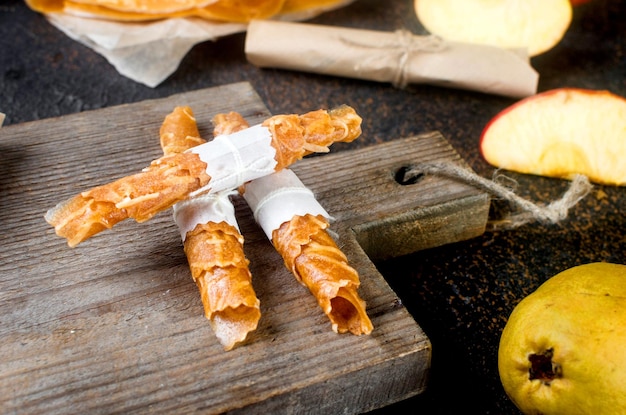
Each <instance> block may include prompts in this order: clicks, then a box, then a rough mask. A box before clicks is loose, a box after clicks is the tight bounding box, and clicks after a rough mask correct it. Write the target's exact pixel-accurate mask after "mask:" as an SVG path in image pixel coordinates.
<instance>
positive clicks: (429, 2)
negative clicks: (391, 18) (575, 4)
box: [414, 0, 572, 56]
mask: <svg viewBox="0 0 626 415" xmlns="http://www.w3.org/2000/svg"><path fill="white" fill-rule="evenodd" d="M414 5H415V13H416V14H417V18H418V19H419V20H420V22H421V23H422V25H423V26H424V27H425V28H426V30H428V31H429V32H430V33H431V34H434V35H437V36H440V37H441V38H443V39H446V40H450V41H456V42H466V43H478V44H486V45H490V46H497V47H501V48H510V49H514V48H523V49H526V50H527V52H528V55H529V56H535V55H539V54H540V53H543V52H545V51H547V50H549V49H551V48H552V47H554V46H555V45H556V44H557V43H559V41H560V40H561V39H562V38H563V36H564V35H565V32H566V31H567V29H568V27H569V25H570V23H571V21H572V5H571V3H570V0H415V3H414Z"/></svg>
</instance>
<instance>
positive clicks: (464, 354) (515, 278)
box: [0, 0, 626, 414]
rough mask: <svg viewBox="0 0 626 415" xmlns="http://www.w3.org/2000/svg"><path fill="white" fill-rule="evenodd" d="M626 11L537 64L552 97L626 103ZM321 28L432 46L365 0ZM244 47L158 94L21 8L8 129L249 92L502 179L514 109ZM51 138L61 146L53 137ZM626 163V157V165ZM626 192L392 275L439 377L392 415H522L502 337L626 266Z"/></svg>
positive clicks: (202, 59) (556, 190)
mask: <svg viewBox="0 0 626 415" xmlns="http://www.w3.org/2000/svg"><path fill="white" fill-rule="evenodd" d="M625 17H626V2H625V1H623V0H592V1H591V2H590V3H589V4H586V5H583V6H579V7H578V8H576V9H575V14H574V20H573V22H572V25H571V27H570V28H569V30H568V32H567V34H566V35H565V38H564V39H563V40H562V42H561V43H559V45H557V46H556V47H555V48H554V49H552V50H550V51H549V52H547V53H545V54H543V55H541V56H538V57H535V58H533V59H532V65H533V67H534V68H535V69H536V70H537V71H538V72H539V73H540V82H539V90H540V91H544V90H548V89H552V88H557V87H564V86H571V87H581V88H591V89H607V90H610V91H612V92H614V93H616V94H618V95H621V96H626V56H625V54H626V19H625ZM314 22H316V23H320V24H329V25H340V26H346V27H355V28H367V29H376V30H388V31H392V30H395V29H399V28H404V29H408V30H410V31H412V32H414V33H417V34H424V33H425V31H424V29H423V28H422V27H421V26H420V24H419V22H418V21H417V19H416V17H415V15H414V12H413V2H412V1H406V0H402V1H399V0H396V1H377V0H357V1H356V2H355V3H354V4H352V5H351V6H349V7H346V8H344V9H341V10H338V11H335V12H332V13H328V14H326V15H323V16H320V17H318V18H316V19H315V20H314ZM244 40H245V35H244V34H238V35H232V36H227V37H224V38H222V39H220V40H218V41H215V42H205V43H202V44H199V45H197V46H196V47H194V48H193V49H192V50H191V51H190V53H189V54H188V55H187V56H186V58H185V59H184V60H183V61H182V63H181V65H180V68H179V69H178V70H177V71H176V72H175V73H174V74H173V75H172V76H171V77H170V78H169V79H167V80H166V81H165V82H164V83H163V84H161V85H160V86H158V87H157V88H154V89H152V88H148V87H145V86H143V85H141V84H138V83H135V82H133V81H131V80H129V79H127V78H124V77H122V76H120V75H119V74H118V73H117V72H116V71H115V69H114V68H113V67H112V66H110V65H109V64H108V63H107V61H106V60H105V59H104V58H103V57H101V56H100V55H97V54H96V53H94V52H93V51H91V50H90V49H88V48H85V47H84V46H82V45H80V44H78V43H76V42H74V41H73V40H71V39H69V38H68V37H66V36H65V35H63V34H62V33H61V32H59V31H58V30H57V29H55V28H54V27H52V26H51V25H49V24H48V23H47V22H46V20H45V18H44V17H43V16H41V15H38V14H37V13H34V12H32V11H31V10H29V9H28V8H27V7H26V6H25V5H24V4H23V3H22V2H21V1H18V0H2V2H0V112H4V113H5V114H6V115H7V118H6V120H5V125H7V124H16V123H22V122H27V121H32V120H38V119H43V118H49V117H56V116H61V115H65V114H71V113H76V112H80V111H85V110H92V109H97V108H102V107H107V106H112V105H117V104H122V103H128V102H135V101H140V100H145V99H150V98H158V97H165V96H168V95H171V94H174V93H178V92H184V91H190V90H195V89H200V88H206V87H211V86H216V85H222V84H227V83H232V82H238V81H248V82H250V83H251V84H252V85H253V87H254V88H255V89H256V90H257V92H258V93H259V94H260V96H261V97H262V99H263V100H264V102H265V103H266V105H267V106H268V108H269V109H270V111H271V112H273V113H292V112H296V113H297V112H306V111H309V110H311V109H317V108H320V107H332V106H335V105H338V104H343V103H346V104H349V105H351V106H353V107H355V108H356V110H357V111H358V112H359V114H360V115H361V116H362V117H363V119H364V123H363V136H362V137H361V138H360V139H359V140H357V142H355V143H352V144H350V145H346V146H344V147H341V146H338V147H336V148H335V147H333V151H341V150H342V149H345V148H355V147H358V146H367V145H372V144H375V143H380V142H384V141H388V140H393V139H395V138H399V137H405V136H409V135H413V134H418V133H422V132H426V131H431V130H439V131H441V132H442V133H443V135H444V136H445V137H446V138H447V139H448V140H449V141H450V143H451V144H452V145H453V147H454V148H455V149H456V150H457V151H458V152H459V153H460V154H461V156H462V157H463V158H464V159H465V160H466V161H467V162H468V163H469V164H470V166H472V167H473V168H474V170H475V171H476V172H477V173H479V174H480V175H482V176H484V177H488V178H489V177H491V175H492V173H493V171H494V169H493V168H492V167H490V166H489V165H487V164H486V163H485V161H484V160H483V159H482V158H481V156H480V154H479V151H478V137H479V135H480V132H481V130H482V129H483V127H484V126H485V124H486V123H487V122H488V121H489V120H490V119H491V118H492V117H493V116H494V115H496V114H497V113H498V112H499V111H501V110H502V109H504V108H506V107H507V106H509V105H510V104H512V103H513V102H514V100H512V99H508V98H503V97H497V96H492V95H485V94H480V93H477V92H468V91H461V90H453V89H444V88H438V87H431V86H425V85H419V86H417V85H415V86H410V87H409V88H407V89H404V90H400V89H396V88H393V87H392V86H390V85H388V84H379V83H373V82H367V81H359V80H351V79H339V78H334V77H328V76H319V75H314V74H305V73H296V72H290V71H283V70H274V69H258V68H256V67H254V66H253V65H251V64H249V63H247V62H246V59H245V55H244V53H243V44H244ZM50 139H54V137H51V138H50ZM624 158H625V162H626V155H624ZM508 175H509V176H510V177H512V178H513V179H515V180H516V181H517V182H518V187H517V193H518V194H519V195H520V196H522V197H524V198H527V199H530V200H532V201H537V202H546V203H547V202H550V201H552V200H554V199H556V198H558V197H559V196H560V195H561V194H562V193H563V192H564V191H565V190H566V189H567V186H568V183H567V182H565V181H561V180H555V179H548V178H541V177H534V176H525V175H520V174H514V173H510V174H508ZM624 212H626V189H625V188H623V187H622V188H618V187H610V186H596V187H595V189H594V191H593V192H592V194H591V195H590V196H588V197H587V198H586V199H584V200H583V201H581V202H580V203H579V204H578V205H577V206H576V207H575V208H574V209H572V210H571V212H570V216H569V217H568V218H567V219H566V220H565V221H563V222H562V223H560V224H559V225H551V226H544V225H540V224H537V223H533V224H528V225H525V226H523V227H521V228H519V229H517V230H515V231H498V232H487V233H485V234H484V235H483V236H481V237H478V238H475V239H473V240H470V241H466V242H462V243H456V244H452V245H449V246H443V247H440V248H436V249H431V250H428V251H425V252H418V253H415V254H413V255H408V256H406V257H402V258H398V259H394V260H389V261H385V262H380V263H378V264H377V265H378V267H379V269H380V270H381V272H382V274H383V275H384V276H385V277H386V278H387V280H388V281H389V283H390V284H391V285H392V287H393V288H394V289H395V290H396V291H397V293H398V294H399V296H400V297H401V298H402V300H403V302H404V303H405V305H406V307H407V308H408V309H409V311H410V312H411V313H412V315H413V316H414V317H415V319H416V321H417V322H418V323H419V324H420V325H421V326H422V327H423V328H424V330H425V331H426V333H427V334H428V336H429V337H430V339H431V341H432V344H433V362H432V374H431V379H430V383H429V388H428V390H427V391H426V392H425V393H424V394H422V395H421V396H418V397H415V398H412V399H409V400H407V401H405V402H401V403H398V404H396V405H394V406H393V407H391V408H388V409H387V410H380V411H377V412H376V413H377V414H383V413H418V412H419V413H425V414H459V413H472V414H473V413H476V414H519V412H518V411H517V410H516V409H515V407H514V406H513V405H512V404H511V402H510V401H509V400H508V398H507V397H506V396H505V394H504V391H503V389H502V387H501V385H500V381H499V377H498V372H497V359H496V354H497V348H498V340H499V336H500V332H501V330H502V328H503V327H504V325H505V323H506V319H507V317H508V315H509V313H510V312H511V310H512V309H513V307H514V306H515V305H516V304H517V303H518V302H519V301H520V300H521V299H522V298H523V297H524V296H526V295H528V294H530V293H531V292H532V291H533V290H534V289H535V288H536V287H537V286H538V285H539V284H541V283H542V282H543V281H545V280H546V279H547V278H548V277H550V276H552V275H553V274H555V273H557V272H559V271H562V270H564V269H566V268H569V267H572V266H575V265H579V264H583V263H588V262H593V261H609V262H616V263H626V232H625V231H624V230H625V229H626V220H625V214H624Z"/></svg>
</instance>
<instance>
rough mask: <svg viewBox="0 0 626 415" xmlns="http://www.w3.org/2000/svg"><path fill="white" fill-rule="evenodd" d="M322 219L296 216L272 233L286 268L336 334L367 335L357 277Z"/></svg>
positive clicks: (311, 216)
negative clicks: (317, 305) (306, 291)
mask: <svg viewBox="0 0 626 415" xmlns="http://www.w3.org/2000/svg"><path fill="white" fill-rule="evenodd" d="M328 226H329V223H328V220H327V219H326V218H325V217H324V216H322V215H311V214H306V215H304V216H300V215H295V216H293V217H292V219H291V220H289V221H288V222H284V223H283V224H282V225H281V226H280V227H279V228H278V229H275V230H274V231H273V232H272V244H273V245H274V247H275V248H276V250H277V251H278V252H279V253H280V254H281V256H282V257H283V260H284V262H285V266H286V267H287V268H288V269H289V270H290V271H291V272H292V273H293V275H294V276H295V277H296V279H297V280H298V281H299V282H300V283H301V284H302V285H304V286H305V287H307V288H308V289H309V291H311V293H312V294H313V296H314V297H315V298H316V299H317V302H318V304H319V305H320V307H321V308H322V310H323V311H324V313H325V314H326V315H327V316H328V318H329V319H330V322H331V324H332V329H333V331H335V332H336V333H345V332H348V331H349V332H350V333H352V334H356V335H360V334H369V333H371V331H372V329H373V325H372V322H371V321H370V319H369V317H368V316H367V313H366V311H365V301H363V300H362V299H361V297H360V296H359V294H358V292H357V290H358V287H359V285H360V280H359V274H358V273H357V271H356V270H355V269H354V268H352V267H351V266H350V265H349V264H348V259H347V258H346V256H345V255H344V253H343V252H341V250H340V249H339V247H338V246H337V244H336V243H335V241H334V240H333V238H332V237H331V236H330V234H329V233H328V232H327V228H328Z"/></svg>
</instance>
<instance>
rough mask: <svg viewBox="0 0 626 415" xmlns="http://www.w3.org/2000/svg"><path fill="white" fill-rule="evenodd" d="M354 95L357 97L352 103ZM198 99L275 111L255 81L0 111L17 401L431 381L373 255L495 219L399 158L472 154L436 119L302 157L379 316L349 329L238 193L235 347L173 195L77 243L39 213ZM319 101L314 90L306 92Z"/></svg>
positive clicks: (234, 408)
mask: <svg viewBox="0 0 626 415" xmlns="http://www.w3.org/2000/svg"><path fill="white" fill-rule="evenodd" d="M347 104H349V103H347ZM176 105H190V106H191V107H192V108H193V109H194V112H195V113H196V116H197V118H198V121H199V125H200V129H201V132H202V133H203V134H204V135H205V136H206V137H208V136H210V130H211V123H210V120H211V118H212V116H213V115H214V114H216V113H218V112H226V111H231V110H235V111H238V112H240V113H241V114H243V115H244V116H245V117H246V118H247V119H248V120H249V121H250V122H251V123H252V124H254V123H257V122H260V121H261V120H262V119H264V118H266V117H267V116H269V112H268V110H267V108H266V107H265V106H264V105H263V103H262V101H261V100H260V98H259V97H258V95H257V94H256V93H255V91H254V90H253V89H252V88H251V87H250V85H249V84H248V83H237V84H231V85H226V86H223V87H217V88H212V89H207V90H200V91H194V92H189V93H183V94H178V95H174V96H171V97H168V98H164V99H158V100H150V101H144V102H139V103H134V104H129V105H122V106H116V107H110V108H106V109H100V110H95V111H87V112H83V113H79V114H74V115H70V116H65V117H60V118H53V119H46V120H41V121H35V122H29V123H24V124H19V125H12V126H8V127H4V128H2V129H0V154H1V159H0V192H1V197H0V236H1V240H2V251H1V252H0V355H1V356H2V358H1V359H0V408H2V412H3V413H11V414H29V415H32V414H47V415H49V414H67V413H84V414H112V413H124V414H129V413H151V414H152V413H157V414H171V413H192V412H199V413H225V412H229V413H263V414H266V413H293V414H296V413H297V414H306V413H315V414H320V413H332V414H335V413H343V414H349V413H359V412H364V411H367V410H371V409H374V408H377V407H380V406H383V405H386V404H389V403H392V402H395V401H398V400H400V399H403V398H406V397H409V396H412V395H415V394H417V393H420V392H421V391H422V390H423V389H424V387H425V385H426V383H427V374H428V370H429V365H430V356H431V349H430V342H429V340H428V338H427V337H426V336H425V334H424V333H423V331H422V330H421V329H420V327H419V326H418V324H417V323H416V322H415V320H414V319H413V318H412V317H411V316H410V314H409V313H408V312H407V310H406V309H405V308H404V307H403V306H402V303H401V301H399V299H398V297H397V295H396V294H395V293H394V292H393V291H392V290H391V289H390V287H389V286H388V285H387V283H386V282H385V280H384V278H383V277H382V276H381V275H380V274H379V273H378V271H377V270H376V268H375V266H374V265H373V263H372V262H371V260H370V258H368V255H367V254H369V255H371V256H372V257H373V258H382V257H386V256H390V255H401V254H405V253H408V252H412V251H415V250H417V249H423V248H427V247H431V246H437V245H441V244H445V243H450V242H455V241H458V240H462V239H467V238H471V237H474V236H477V235H479V234H480V233H482V232H483V231H484V226H485V223H486V220H487V212H488V206H489V198H488V196H487V195H486V194H483V193H481V192H479V191H477V190H475V189H472V188H469V187H467V186H464V185H461V184H458V183H454V182H451V181H448V180H445V179H442V178H438V177H424V178H423V179H422V180H420V181H419V182H418V183H416V184H413V185H400V184H399V183H398V182H397V181H396V180H395V179H394V175H395V172H397V171H398V169H400V168H402V167H406V166H408V165H415V164H416V163H418V164H419V162H421V161H434V160H449V161H454V162H458V163H462V160H460V159H459V156H458V155H457V154H456V152H455V151H454V150H453V149H452V148H451V147H450V146H449V145H448V144H447V142H446V141H445V139H444V138H443V137H442V136H441V135H439V134H437V133H429V134H424V135H420V136H416V137H409V138H404V139H398V140H394V141H391V142H389V143H386V144H381V145H376V146H373V147H369V148H362V149H356V150H344V151H340V152H336V153H332V152H331V154H327V155H323V156H320V157H311V158H307V159H305V160H302V161H300V162H298V163H297V164H296V165H295V166H294V170H295V171H296V172H297V173H298V175H299V176H300V178H301V179H302V181H303V182H305V184H307V185H308V186H309V187H310V188H311V189H312V190H313V191H314V192H315V193H316V195H317V196H318V199H319V200H320V202H321V203H322V204H323V205H324V207H325V208H326V209H327V210H328V211H329V212H330V213H331V214H332V215H333V216H334V217H335V219H336V222H335V223H334V224H333V230H334V231H335V232H337V234H338V241H339V244H340V245H341V247H342V249H343V250H344V252H345V253H346V254H347V256H348V257H349V259H350V262H351V264H352V265H353V266H354V267H355V268H356V269H357V270H358V271H359V273H360V276H361V281H362V287H361V290H360V293H361V295H362V297H363V298H364V299H365V300H366V302H367V306H368V314H369V315H370V316H371V318H372V321H373V323H374V326H375V329H374V332H373V333H372V334H371V335H369V336H353V335H350V334H348V335H338V334H335V333H333V332H332V331H331V330H330V323H329V322H328V321H327V319H326V317H325V316H324V315H323V314H322V312H321V311H320V310H319V308H318V306H317V304H316V302H315V301H314V299H313V298H311V297H310V296H309V294H308V292H307V291H306V289H305V288H303V287H301V286H300V285H299V284H297V283H296V282H295V280H294V278H293V277H292V276H291V274H289V273H288V272H287V270H286V269H285V267H284V265H283V263H282V260H281V259H280V257H279V256H278V254H276V252H274V250H273V248H272V247H271V245H270V244H269V242H268V241H267V240H266V239H265V236H264V235H263V233H262V232H261V231H260V230H259V229H258V228H257V226H256V225H255V224H254V222H253V219H252V218H251V214H250V212H249V210H248V207H247V206H246V205H245V203H244V202H243V201H242V200H241V199H239V198H237V199H236V200H235V202H236V207H237V214H238V217H239V220H240V227H241V230H242V233H243V234H244V236H245V238H246V245H245V249H246V255H247V256H248V258H249V259H250V261H251V271H252V273H253V275H254V285H255V289H256V291H257V294H258V296H259V298H260V300H261V310H262V313H263V317H262V319H261V322H260V325H259V328H258V330H257V331H256V332H254V333H253V334H252V335H251V336H250V339H249V341H248V342H247V343H246V344H245V345H243V346H241V347H238V348H236V349H235V350H232V351H230V352H224V351H223V350H222V347H221V345H220V344H219V343H218V342H217V340H216V339H215V337H214V335H213V333H212V332H211V329H210V327H209V325H208V322H207V321H206V319H205V318H204V316H203V310H202V305H201V302H200V299H199V296H198V293H197V289H196V287H195V285H194V283H193V281H192V280H191V277H190V273H189V270H188V267H187V263H186V259H185V256H184V253H183V251H182V246H181V242H180V237H179V233H178V231H177V229H176V226H175V225H174V223H173V221H172V218H171V213H170V212H163V213H162V214H159V215H157V216H156V217H154V218H153V219H151V220H150V221H148V222H146V223H141V224H138V223H135V222H133V221H126V222H123V223H121V224H119V225H118V226H116V227H115V228H114V229H112V230H110V231H107V232H103V233H101V234H99V235H97V236H96V237H94V238H92V239H90V240H88V241H86V242H84V243H82V244H81V245H79V246H78V247H77V248H74V249H70V248H68V247H67V245H66V244H65V240H63V239H61V238H59V237H57V236H56V235H55V234H54V231H53V229H52V228H51V227H50V226H49V225H48V224H46V223H45V221H44V219H43V215H44V213H45V212H46V210H48V209H49V208H51V207H53V206H54V205H55V204H56V203H57V202H59V201H62V200H64V199H65V198H67V197H70V196H72V195H74V194H76V193H77V192H80V191H81V190H84V189H87V188H90V187H92V186H95V185H98V184H102V183H106V182H109V181H111V180H113V179H116V178H118V177H121V176H124V175H127V174H130V173H134V172H136V171H138V170H139V169H141V168H143V167H144V166H146V165H147V164H148V163H149V162H150V161H151V160H152V159H154V158H156V157H158V156H159V155H160V148H159V144H158V129H159V127H160V124H161V122H162V120H163V117H164V116H165V115H166V114H168V113H169V112H170V111H171V110H172V109H173V107H174V106H176ZM313 109H316V108H312V110H313Z"/></svg>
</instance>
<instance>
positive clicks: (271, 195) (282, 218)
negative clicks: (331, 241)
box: [244, 169, 330, 240]
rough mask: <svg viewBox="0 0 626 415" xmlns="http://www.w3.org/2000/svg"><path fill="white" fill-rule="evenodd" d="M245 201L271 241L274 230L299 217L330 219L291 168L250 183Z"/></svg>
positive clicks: (247, 186) (245, 194)
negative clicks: (314, 216) (309, 216)
mask: <svg viewBox="0 0 626 415" xmlns="http://www.w3.org/2000/svg"><path fill="white" fill-rule="evenodd" d="M244 198H245V199H246V201H247V202H248V205H249V206H250V208H251V209H252V212H253V213H254V218H255V219H256V221H257V223H258V224H259V226H261V228H262V229H263V232H265V235H267V237H268V239H270V240H271V239H272V232H273V231H274V230H275V229H278V228H279V227H280V225H282V224H283V223H285V222H287V221H290V220H291V219H292V218H293V217H294V216H296V215H299V216H304V215H306V214H311V215H322V216H324V217H326V218H329V219H330V215H329V214H328V212H326V210H325V209H324V208H323V207H322V205H320V204H319V202H318V201H317V200H316V199H315V195H314V194H313V192H312V191H311V190H309V189H308V188H307V187H306V186H305V185H304V184H303V183H302V182H301V181H300V179H298V176H296V174H295V173H294V172H293V171H291V170H289V169H284V170H281V171H279V172H276V173H273V174H271V175H269V176H265V177H262V178H259V179H256V180H254V181H252V182H250V183H248V184H247V185H246V191H245V193H244Z"/></svg>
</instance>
